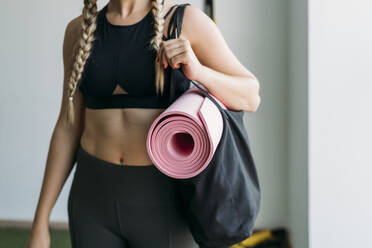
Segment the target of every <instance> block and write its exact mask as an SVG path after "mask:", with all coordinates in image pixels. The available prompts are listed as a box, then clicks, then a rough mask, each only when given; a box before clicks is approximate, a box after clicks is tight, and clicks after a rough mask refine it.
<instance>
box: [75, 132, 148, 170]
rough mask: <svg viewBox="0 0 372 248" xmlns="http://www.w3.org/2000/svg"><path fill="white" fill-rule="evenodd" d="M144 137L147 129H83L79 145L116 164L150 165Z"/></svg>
mask: <svg viewBox="0 0 372 248" xmlns="http://www.w3.org/2000/svg"><path fill="white" fill-rule="evenodd" d="M146 137H147V131H143V132H139V131H132V132H130V130H122V131H121V132H120V131H119V132H116V133H110V132H107V131H106V132H102V131H100V130H97V131H92V130H89V129H84V131H83V134H82V136H81V139H80V146H82V147H83V148H84V149H85V150H86V151H88V152H89V153H90V154H91V155H93V156H96V157H97V158H100V159H102V160H105V161H108V162H111V163H114V164H117V165H151V164H152V161H151V159H150V157H149V156H148V153H147V150H146Z"/></svg>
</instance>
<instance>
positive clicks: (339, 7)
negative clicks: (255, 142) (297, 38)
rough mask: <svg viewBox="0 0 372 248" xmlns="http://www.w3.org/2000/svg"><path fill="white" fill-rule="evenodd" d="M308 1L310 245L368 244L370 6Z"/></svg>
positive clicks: (371, 218) (371, 203) (361, 1)
mask: <svg viewBox="0 0 372 248" xmlns="http://www.w3.org/2000/svg"><path fill="white" fill-rule="evenodd" d="M309 3H310V5H309V55H310V58H309V68H310V70H309V133H310V140H309V149H310V153H309V155H310V159H309V180H310V181H309V191H310V192H309V194H310V195H309V196H310V199H309V201H310V205H309V210H310V212H309V214H310V216H309V222H310V234H309V235H310V247H311V248H318V247H337V248H346V247H370V246H371V243H372V236H371V234H370V231H371V223H372V211H371V210H372V197H371V195H372V190H371V189H372V180H371V174H372V157H371V140H372V110H371V109H372V74H371V69H372V48H371V44H372V29H371V27H372V2H371V1H368V0H355V1H352V2H351V1H346V0H326V1H325V0H310V1H309Z"/></svg>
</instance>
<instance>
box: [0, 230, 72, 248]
mask: <svg viewBox="0 0 372 248" xmlns="http://www.w3.org/2000/svg"><path fill="white" fill-rule="evenodd" d="M49 230H50V239H51V247H53V248H70V247H71V244H70V235H69V233H68V231H63V230H54V229H49ZM29 236H30V230H28V229H13V228H0V248H8V247H9V248H25V247H26V246H27V242H28V238H29Z"/></svg>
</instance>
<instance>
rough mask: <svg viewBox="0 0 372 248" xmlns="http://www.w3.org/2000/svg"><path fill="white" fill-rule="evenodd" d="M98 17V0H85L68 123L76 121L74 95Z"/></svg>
mask: <svg viewBox="0 0 372 248" xmlns="http://www.w3.org/2000/svg"><path fill="white" fill-rule="evenodd" d="M96 19H97V0H84V8H83V22H82V31H81V38H80V41H79V49H78V52H77V54H76V59H75V62H74V66H73V69H72V72H71V76H70V81H69V98H68V100H69V101H68V102H69V103H68V110H67V124H68V125H69V124H72V123H73V122H74V116H75V111H74V103H73V96H74V94H75V91H76V88H77V84H78V82H79V80H80V78H81V74H82V72H83V70H84V65H85V62H86V61H87V59H88V57H89V56H90V51H91V48H92V43H93V41H94V39H95V37H94V31H95V30H96Z"/></svg>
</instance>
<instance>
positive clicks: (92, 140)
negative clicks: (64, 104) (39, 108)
mask: <svg viewBox="0 0 372 248" xmlns="http://www.w3.org/2000/svg"><path fill="white" fill-rule="evenodd" d="M173 5H174V4H173V3H169V2H168V5H165V11H164V13H168V12H169V11H168V10H170V7H171V6H173ZM173 10H174V9H172V10H171V11H170V12H169V14H168V15H167V18H165V19H164V21H165V23H164V36H166V35H167V33H166V31H167V29H168V23H169V19H170V16H171V15H172V14H173V12H174V11H173ZM100 14H103V15H102V20H104V21H106V23H105V25H106V29H107V28H108V30H109V31H110V32H116V34H118V33H121V32H122V31H121V30H124V29H125V30H129V29H131V30H135V29H136V28H137V27H138V28H139V27H142V26H144V25H147V27H148V25H150V23H149V20H150V19H149V17H147V18H146V19H140V20H139V21H137V22H132V23H134V24H129V25H125V24H124V25H125V26H129V29H127V27H125V26H124V25H122V24H110V23H113V22H112V21H111V19H110V18H109V17H108V15H105V13H104V12H103V13H100ZM150 17H151V20H152V19H153V18H152V15H151V16H150ZM97 25H103V24H99V23H98V21H97ZM120 26H121V27H120ZM121 28H123V29H121ZM97 29H98V26H97ZM147 30H148V29H147ZM124 33H125V32H124ZM134 33H135V34H137V33H138V32H134ZM134 36H137V35H134ZM135 38H136V37H132V38H131V39H135ZM97 51H98V50H97ZM98 53H99V52H98ZM92 54H94V52H92ZM141 54H142V53H139V54H138V56H137V59H139V60H141V58H144V57H143V56H146V55H143V54H142V57H141ZM105 56H106V55H105ZM155 56H156V55H155ZM93 57H94V56H93ZM146 59H149V58H148V56H147V57H146ZM151 59H153V60H155V57H152V58H151ZM154 63H155V62H154ZM138 67H139V65H137V68H136V70H139V71H140V70H143V71H145V70H154V68H153V67H152V66H148V65H146V68H141V69H139V68H138ZM124 71H125V70H124ZM128 73H129V72H128ZM96 76H99V75H96ZM138 76H140V75H138ZM88 79H89V77H88ZM166 80H167V79H166ZM85 83H88V84H89V80H86V82H85ZM110 83H112V82H108V84H110ZM137 83H139V82H137ZM164 83H166V82H164ZM132 87H133V85H132ZM153 87H155V86H153ZM129 88H130V87H129ZM122 90H123V87H119V88H116V89H114V91H113V94H116V93H123V91H122ZM128 92H129V93H130V92H131V91H129V90H128ZM126 93H127V92H126ZM165 109H166V108H165V107H162V108H154V107H151V108H142V107H140V108H136V107H130V108H104V109H94V108H85V111H83V112H85V117H84V130H83V133H82V136H81V139H80V145H81V146H82V147H83V148H84V149H85V150H86V151H87V152H88V153H90V154H91V155H94V156H96V157H98V158H100V159H102V160H106V161H109V162H111V163H116V164H119V165H138V166H144V165H153V163H152V161H151V160H150V157H149V156H148V153H147V150H146V137H147V132H148V130H149V128H150V126H151V124H152V122H153V121H154V120H155V118H156V117H157V116H158V115H159V114H161V113H162V112H163V111H164V110H165Z"/></svg>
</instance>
